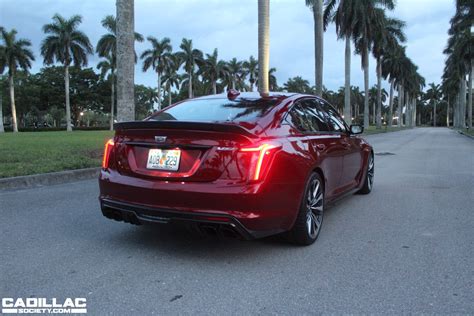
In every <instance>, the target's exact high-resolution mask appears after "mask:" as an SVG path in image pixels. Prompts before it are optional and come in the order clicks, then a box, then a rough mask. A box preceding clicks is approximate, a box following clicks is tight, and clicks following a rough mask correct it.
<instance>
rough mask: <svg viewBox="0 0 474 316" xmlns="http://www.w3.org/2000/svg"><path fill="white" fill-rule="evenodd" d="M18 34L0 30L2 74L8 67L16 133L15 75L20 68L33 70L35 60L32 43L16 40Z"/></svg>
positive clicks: (14, 31) (16, 130)
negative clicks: (32, 64) (31, 47)
mask: <svg viewBox="0 0 474 316" xmlns="http://www.w3.org/2000/svg"><path fill="white" fill-rule="evenodd" d="M16 34H17V31H16V30H15V29H12V30H11V31H10V32H7V31H6V30H5V29H4V28H0V35H1V40H2V42H3V43H2V44H1V45H0V72H1V73H3V71H4V69H5V68H6V67H8V84H9V89H10V105H11V108H12V125H13V131H14V132H18V122H17V118H16V105H15V78H14V77H15V73H16V70H17V68H18V67H20V68H21V69H23V70H24V71H28V69H30V68H31V62H32V61H33V60H35V57H34V55H33V52H32V51H31V49H30V48H29V47H30V46H31V42H30V41H29V40H26V39H16ZM0 119H2V125H3V116H1V117H0Z"/></svg>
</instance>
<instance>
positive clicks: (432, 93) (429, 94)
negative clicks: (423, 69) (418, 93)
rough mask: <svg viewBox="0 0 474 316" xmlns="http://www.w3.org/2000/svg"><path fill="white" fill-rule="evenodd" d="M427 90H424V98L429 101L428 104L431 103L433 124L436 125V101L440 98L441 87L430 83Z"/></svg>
mask: <svg viewBox="0 0 474 316" xmlns="http://www.w3.org/2000/svg"><path fill="white" fill-rule="evenodd" d="M428 86H429V89H428V91H426V94H425V98H426V100H428V101H429V103H430V104H432V105H433V126H435V127H436V122H437V121H436V113H437V111H436V106H437V104H438V102H439V101H440V100H441V96H442V94H441V87H440V85H439V84H438V85H437V84H434V83H430V84H429V85H428Z"/></svg>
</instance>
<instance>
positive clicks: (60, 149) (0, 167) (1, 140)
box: [0, 131, 112, 178]
mask: <svg viewBox="0 0 474 316" xmlns="http://www.w3.org/2000/svg"><path fill="white" fill-rule="evenodd" d="M111 136H112V132H110V131H75V132H74V133H68V132H65V131H60V132H24V133H6V134H4V135H2V136H0V178H5V177H15V176H23V175H30V174H38V173H46V172H54V171H61V170H70V169H81V168H90V167H100V165H101V161H102V151H103V147H104V144H105V142H106V140H107V139H109V138H110V137H111Z"/></svg>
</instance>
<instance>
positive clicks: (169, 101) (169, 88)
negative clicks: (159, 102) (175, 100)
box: [168, 85, 172, 105]
mask: <svg viewBox="0 0 474 316" xmlns="http://www.w3.org/2000/svg"><path fill="white" fill-rule="evenodd" d="M171 102H172V101H171V85H170V86H169V87H168V105H171Z"/></svg>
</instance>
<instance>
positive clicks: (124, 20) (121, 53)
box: [116, 0, 135, 122]
mask: <svg viewBox="0 0 474 316" xmlns="http://www.w3.org/2000/svg"><path fill="white" fill-rule="evenodd" d="M116 7H117V120H118V121H119V122H122V121H133V120H135V50H134V45H135V25H134V0H117V1H116Z"/></svg>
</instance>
